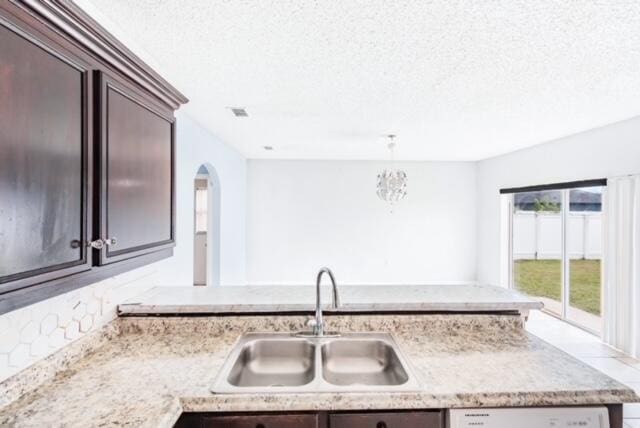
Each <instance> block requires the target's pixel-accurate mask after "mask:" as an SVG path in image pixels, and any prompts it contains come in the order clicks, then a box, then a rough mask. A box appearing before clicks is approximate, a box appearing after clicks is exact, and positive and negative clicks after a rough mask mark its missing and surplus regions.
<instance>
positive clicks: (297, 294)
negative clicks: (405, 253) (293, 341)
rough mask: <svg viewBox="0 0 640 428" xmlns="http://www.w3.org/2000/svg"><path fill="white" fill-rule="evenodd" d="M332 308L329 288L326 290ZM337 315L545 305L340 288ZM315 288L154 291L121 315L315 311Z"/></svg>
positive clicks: (434, 291) (492, 294)
mask: <svg viewBox="0 0 640 428" xmlns="http://www.w3.org/2000/svg"><path fill="white" fill-rule="evenodd" d="M323 291H324V292H323V302H326V303H325V307H326V308H327V309H329V302H330V294H331V293H330V290H329V288H328V287H326V288H325V289H324V290H323ZM339 292H340V299H341V306H340V308H339V309H338V310H332V311H334V312H439V311H447V312H485V311H486V312H509V311H510V312H520V313H527V312H528V311H529V310H532V309H542V307H543V304H542V303H541V302H539V301H535V300H532V299H531V298H529V297H526V296H524V295H522V294H520V293H518V292H516V291H513V290H509V289H506V288H502V287H494V286H489V285H391V286H384V285H373V286H365V285H351V286H348V285H347V286H340V287H339ZM314 306H315V287H313V286H303V285H300V286H269V285H260V286H243V287H156V288H153V289H151V290H149V291H148V292H146V293H144V294H142V295H140V296H138V297H136V298H134V299H130V300H128V301H126V302H124V303H123V304H121V305H120V306H119V307H118V309H119V311H120V314H193V313H212V314H213V313H238V312H244V313H260V312H300V311H312V310H313V309H314Z"/></svg>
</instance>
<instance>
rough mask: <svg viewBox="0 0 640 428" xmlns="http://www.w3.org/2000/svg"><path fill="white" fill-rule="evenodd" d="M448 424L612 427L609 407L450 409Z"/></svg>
mask: <svg viewBox="0 0 640 428" xmlns="http://www.w3.org/2000/svg"><path fill="white" fill-rule="evenodd" d="M448 421H449V423H448V426H449V428H609V412H608V411H607V408H606V407H600V406H599V407H523V408H503V409H451V410H449V417H448Z"/></svg>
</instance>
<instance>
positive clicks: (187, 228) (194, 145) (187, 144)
mask: <svg viewBox="0 0 640 428" xmlns="http://www.w3.org/2000/svg"><path fill="white" fill-rule="evenodd" d="M176 118H177V121H178V128H177V138H178V152H177V170H176V176H177V177H176V182H177V186H178V187H177V200H176V206H177V210H178V211H177V224H176V227H177V231H176V232H177V237H178V238H177V243H178V245H177V248H176V249H175V251H174V257H173V258H172V259H170V260H169V261H168V262H167V263H166V264H165V265H164V266H163V269H162V275H161V277H160V279H159V284H160V285H170V286H176V285H180V286H182V285H184V286H189V285H193V249H194V246H193V239H194V219H195V217H194V204H195V199H194V179H195V177H196V172H197V171H198V169H199V168H200V165H202V164H207V165H209V166H210V167H213V170H215V172H216V174H217V175H218V179H219V181H220V199H221V201H220V284H221V285H242V284H244V283H245V281H246V279H245V259H246V237H245V227H246V220H245V218H246V217H245V216H246V211H247V210H246V198H247V195H246V191H247V190H246V187H247V186H246V177H247V167H246V165H247V161H246V160H245V158H244V157H242V156H241V155H240V154H239V153H238V152H236V151H235V150H233V149H231V148H230V147H229V146H227V145H226V144H224V143H222V142H221V141H219V140H217V139H216V138H215V137H214V136H213V135H211V134H210V133H209V132H208V131H207V130H205V129H204V128H203V127H201V126H200V125H199V124H198V123H197V122H195V121H194V120H193V119H192V118H191V117H190V116H188V115H187V114H185V113H181V112H180V111H178V113H177V115H176Z"/></svg>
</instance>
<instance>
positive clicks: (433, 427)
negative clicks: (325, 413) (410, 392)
mask: <svg viewBox="0 0 640 428" xmlns="http://www.w3.org/2000/svg"><path fill="white" fill-rule="evenodd" d="M329 426H330V427H331V428H407V427H411V428H444V416H443V414H442V412H441V411H433V412H393V413H392V412H389V413H360V414H358V413H342V414H333V415H330V416H329Z"/></svg>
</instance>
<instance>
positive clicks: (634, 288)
mask: <svg viewBox="0 0 640 428" xmlns="http://www.w3.org/2000/svg"><path fill="white" fill-rule="evenodd" d="M605 203H606V215H605V231H604V232H605V243H604V245H605V246H604V272H603V279H604V287H603V298H604V331H603V339H604V341H605V342H607V343H609V344H610V345H612V346H614V347H616V348H618V349H620V350H621V351H623V352H625V353H627V354H629V355H632V356H634V357H640V176H628V177H614V178H610V179H608V180H607V191H606V202H605Z"/></svg>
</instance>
